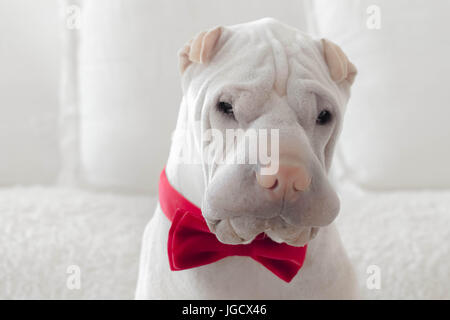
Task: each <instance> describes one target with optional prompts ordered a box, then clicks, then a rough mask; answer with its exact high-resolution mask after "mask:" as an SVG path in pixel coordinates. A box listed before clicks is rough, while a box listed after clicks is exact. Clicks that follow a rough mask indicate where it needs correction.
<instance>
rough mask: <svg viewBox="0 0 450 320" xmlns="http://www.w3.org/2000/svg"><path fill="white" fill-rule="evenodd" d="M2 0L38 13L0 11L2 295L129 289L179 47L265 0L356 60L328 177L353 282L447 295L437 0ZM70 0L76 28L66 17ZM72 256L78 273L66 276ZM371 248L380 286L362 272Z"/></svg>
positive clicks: (447, 50) (446, 97) (174, 106)
mask: <svg viewBox="0 0 450 320" xmlns="http://www.w3.org/2000/svg"><path fill="white" fill-rule="evenodd" d="M29 1H30V3H31V0H29ZM7 2H10V3H9V5H8V6H6V5H5V8H3V7H1V9H2V10H0V17H2V16H3V14H4V13H5V12H6V13H7V14H9V15H10V16H14V14H15V15H28V17H29V18H32V20H31V21H33V22H34V24H33V28H32V27H30V26H29V25H27V24H24V22H23V21H25V20H23V19H22V20H21V19H10V20H7V21H9V22H8V24H7V22H5V19H0V21H2V22H0V23H4V24H5V26H6V24H7V26H8V29H5V28H0V35H1V36H4V37H0V38H2V39H10V40H9V41H10V42H9V43H8V45H9V48H11V53H12V52H13V51H14V50H16V51H17V52H19V53H20V54H15V55H12V54H4V53H3V52H0V68H3V69H5V70H9V73H8V74H9V76H8V77H9V78H11V75H15V77H16V78H15V79H17V81H8V79H6V77H5V76H4V74H1V75H0V88H1V89H2V90H1V91H0V108H1V109H0V110H1V113H2V115H5V116H2V117H1V118H0V150H2V152H3V153H2V155H3V157H2V158H5V156H4V155H6V159H7V161H3V162H1V163H0V185H2V188H1V189H0V258H1V259H0V298H3V299H5V298H7V299H28V298H56V299H64V298H70V299H80V298H106V299H119V298H125V299H126V298H133V293H134V288H135V281H136V275H137V262H138V257H139V250H140V238H141V234H142V231H143V228H144V226H145V224H146V222H147V221H148V219H149V218H150V217H151V214H152V212H153V209H154V205H155V203H156V186H157V177H158V175H159V172H160V169H161V168H162V167H163V165H164V162H165V159H166V156H167V151H168V148H169V144H170V133H171V130H172V129H173V127H174V124H175V119H176V114H177V110H178V103H179V101H178V99H179V97H180V89H179V82H178V73H177V72H178V71H177V65H176V63H177V58H176V51H177V49H178V48H179V47H181V46H182V45H183V43H184V42H185V41H186V40H188V39H189V38H190V37H191V36H192V35H194V34H195V33H196V32H198V31H199V30H202V29H205V28H207V27H211V26H213V25H217V24H224V25H227V24H234V23H237V22H240V21H246V20H252V19H256V18H260V17H262V16H274V17H275V18H278V19H280V20H283V21H285V22H287V23H289V24H291V25H294V26H296V27H298V28H301V29H308V30H309V32H311V33H314V34H316V35H317V36H326V37H328V38H330V39H331V40H333V41H335V42H337V43H339V44H340V45H341V46H342V47H343V49H344V51H345V52H346V53H347V54H348V56H349V57H350V58H351V60H352V61H353V62H355V64H356V66H357V67H358V68H359V76H358V78H357V81H356V83H355V86H354V89H353V98H352V100H351V103H350V105H349V107H348V115H347V119H346V124H345V129H344V132H343V135H342V141H341V143H340V146H339V148H338V150H337V155H336V161H335V166H334V169H333V179H335V184H336V187H337V188H338V189H339V192H340V195H341V200H342V210H341V213H340V216H339V217H338V224H339V228H340V231H341V235H342V238H343V241H344V243H345V245H346V247H347V249H348V254H349V256H350V257H351V259H352V260H353V262H354V264H355V267H356V270H357V274H358V277H359V279H360V283H361V291H362V293H363V295H364V296H365V297H367V298H377V299H396V298H400V299H407V298H425V299H444V298H445V299H449V298H450V293H449V290H448V287H449V285H450V275H449V270H450V252H449V251H450V231H449V228H448V226H449V225H450V171H449V170H450V169H449V168H450V167H448V166H447V164H448V163H450V144H449V143H448V139H449V138H450V129H449V128H450V127H449V126H448V124H447V119H448V118H450V108H448V101H450V91H449V90H447V89H446V78H445V77H446V75H447V74H448V72H447V71H449V69H450V63H449V62H448V61H446V60H445V59H443V58H444V57H448V56H450V44H449V43H448V42H447V41H445V39H446V38H444V40H443V41H440V39H442V37H441V36H440V33H441V32H443V31H444V30H448V27H449V26H448V24H449V22H447V21H446V19H445V17H444V16H443V14H444V12H448V10H449V9H450V5H449V4H448V2H447V1H445V0H440V1H435V2H433V5H431V4H429V3H427V4H426V3H425V1H414V2H409V1H406V0H398V1H396V2H395V3H392V1H390V2H389V1H384V0H383V1H382V0H379V1H356V0H355V1H353V0H345V1H339V5H337V4H336V1H332V0H316V1H308V0H304V1H296V0H291V1H285V2H284V4H283V6H280V5H279V4H278V3H276V2H273V1H263V2H261V1H246V2H242V1H237V0H236V1H221V2H217V3H216V2H215V3H211V2H208V1H206V0H195V1H192V0H189V1H188V0H186V1H163V0H157V1H143V0H133V1H124V0H98V1H97V0H96V1H83V0H77V1H67V2H65V3H64V2H57V1H53V2H48V4H47V6H48V7H46V8H45V9H46V10H45V12H46V13H47V15H42V16H41V15H39V14H38V12H39V10H38V8H35V9H36V10H32V9H30V10H29V11H25V12H24V11H23V10H21V9H20V8H21V5H27V4H29V3H27V1H26V0H21V1H19V2H17V1H14V2H13V1H12V0H9V1H5V3H7ZM13 3H15V5H13ZM73 4H75V5H76V6H78V7H76V8H80V12H81V17H79V18H80V19H81V20H80V21H81V24H80V25H81V28H80V29H77V28H75V29H73V28H69V27H68V26H70V24H68V23H69V22H70V21H72V20H71V19H72V18H77V17H76V14H77V12H76V10H75V11H74V10H73V8H72V7H70V5H73ZM0 6H2V4H1V3H0ZM374 6H375V7H374ZM69 7H70V8H69ZM7 8H8V10H9V11H8V10H7ZM236 8H239V10H236ZM405 8H407V9H408V10H406V9H405ZM3 9H4V10H3ZM403 9H405V10H403ZM377 10H378V11H377ZM58 12H59V13H58ZM377 12H378V13H377ZM74 15H75V16H74ZM378 16H379V17H380V19H381V20H380V21H381V23H380V24H379V26H380V27H381V28H380V29H378V28H377V26H378V25H377V21H376V19H377V17H378ZM25 18H26V17H25ZM33 19H34V20H33ZM368 19H371V20H370V21H369V23H368V22H367V21H368ZM373 19H375V20H373ZM417 19H419V21H420V23H415V22H416V21H417ZM27 21H30V19H28V20H27ZM413 22H414V23H413ZM38 26H41V28H38ZM72 26H73V25H72ZM368 26H369V27H368ZM55 29H57V30H60V33H57V32H54V30H55ZM4 30H8V34H9V32H10V31H15V33H14V34H18V35H17V38H14V37H13V36H11V35H9V38H8V37H7V36H6V35H4V34H2V32H6V31H4ZM23 30H27V33H25V34H24V33H23ZM33 30H40V33H39V34H38V33H37V31H35V32H34V33H33ZM43 30H44V31H43ZM45 30H46V31H45ZM19 31H20V32H19ZM35 37H39V39H41V41H40V42H34V41H35V40H33V39H35ZM61 39H62V42H61ZM22 43H28V44H29V45H30V48H29V49H28V50H24V49H23V46H22ZM54 48H58V50H54ZM59 55H60V56H61V59H59V58H58V56H59ZM60 61H62V62H60ZM20 65H28V66H32V67H33V68H32V70H34V73H33V76H31V77H30V76H29V74H27V72H26V70H22V71H20V70H21V69H18V66H20ZM15 66H16V67H15ZM40 68H42V69H44V70H49V72H50V73H48V74H47V73H45V72H41V71H40ZM18 70H19V71H20V72H18ZM58 73H60V74H61V79H62V83H58V77H57V76H56V75H57V74H58ZM46 75H49V76H46ZM21 79H28V80H27V81H28V82H23V81H22V80H21ZM30 92H31V93H32V96H33V97H34V98H33V99H31V100H26V99H24V98H23V97H21V95H22V94H23V95H26V94H27V93H30ZM5 105H9V106H11V108H10V109H7V108H5V107H4V106H5ZM17 110H20V112H19V111H17ZM23 114H26V117H24V119H25V120H27V119H28V120H27V121H28V122H22V121H21V117H20V116H21V115H23ZM61 125H62V127H61ZM36 132H38V133H40V135H38V136H36ZM155 135H158V136H159V137H160V139H159V140H157V139H151V137H154V136H155ZM72 265H76V266H79V267H80V270H81V288H80V289H79V290H70V289H69V288H68V287H67V279H68V276H69V274H68V273H67V268H68V267H70V266H72ZM373 265H375V266H377V267H378V268H379V270H380V272H381V288H380V289H378V290H377V289H375V290H369V289H368V287H367V286H366V281H367V279H368V277H369V276H370V275H369V274H368V273H367V271H368V268H369V267H370V266H373ZM369 269H370V268H369Z"/></svg>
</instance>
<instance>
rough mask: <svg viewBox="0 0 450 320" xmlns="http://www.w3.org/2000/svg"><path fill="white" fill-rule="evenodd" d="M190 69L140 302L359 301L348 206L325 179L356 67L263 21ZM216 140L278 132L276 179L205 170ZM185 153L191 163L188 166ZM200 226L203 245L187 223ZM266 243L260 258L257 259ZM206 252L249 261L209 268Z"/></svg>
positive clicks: (217, 262) (236, 167) (221, 32)
mask: <svg viewBox="0 0 450 320" xmlns="http://www.w3.org/2000/svg"><path fill="white" fill-rule="evenodd" d="M180 68H181V73H182V89H183V100H182V102H181V107H180V113H179V117H178V122H177V131H176V132H178V133H180V132H181V134H176V135H175V136H176V137H177V138H176V139H174V141H173V144H172V149H171V153H170V156H169V160H168V162H167V166H166V169H165V172H166V176H167V181H166V180H164V179H165V178H164V177H165V176H164V174H163V177H162V179H163V180H164V181H165V182H164V181H163V180H162V181H163V182H162V188H163V190H162V191H161V190H160V204H159V205H158V207H157V209H156V212H155V214H154V216H153V218H152V219H151V221H150V222H149V224H148V226H147V228H146V230H145V234H144V239H143V246H142V254H141V264H140V272H139V279H138V286H137V291H136V297H137V298H138V299H167V298H170V299H174V298H175V299H318V298H322V299H341V298H342V299H347V298H356V297H357V292H356V288H357V284H356V278H355V276H354V273H353V270H352V267H351V264H350V262H349V260H348V258H347V255H346V252H345V250H344V248H343V246H342V244H341V240H340V238H339V234H338V232H337V230H336V227H335V225H334V223H333V221H334V219H335V218H336V216H337V214H338V211H339V199H338V197H337V195H336V193H335V192H334V190H333V188H332V187H331V184H330V183H329V181H328V177H327V172H328V169H329V167H330V164H331V160H332V155H333V150H334V146H335V143H336V139H337V136H338V134H339V131H340V129H341V125H342V118H343V115H344V111H345V106H346V104H347V101H348V98H349V95H350V94H349V93H350V86H351V85H352V83H353V80H354V78H355V75H356V69H355V67H354V66H353V64H352V63H351V62H350V61H349V60H348V59H347V57H346V55H345V54H344V53H343V52H342V50H341V49H340V48H339V47H338V46H337V45H335V44H333V43H332V42H330V41H328V40H324V39H322V40H314V39H311V38H310V37H309V36H307V35H305V34H304V33H302V32H300V31H298V30H296V29H294V28H291V27H288V26H286V25H284V24H282V23H280V22H278V21H276V20H274V19H262V20H258V21H254V22H250V23H245V24H240V25H235V26H230V27H217V28H214V29H212V30H210V31H207V32H202V33H200V34H198V35H197V36H196V37H195V38H194V39H193V40H192V41H190V42H189V43H188V44H187V45H186V46H185V47H184V48H183V49H182V50H181V51H180ZM210 129H215V130H219V131H220V132H223V134H224V135H225V132H226V131H227V130H229V129H241V130H242V131H243V132H245V133H247V132H250V131H251V130H254V131H255V130H256V131H258V130H260V129H277V130H278V131H277V132H278V136H277V137H278V138H279V140H278V142H279V144H278V145H277V147H278V150H277V151H278V152H277V155H278V159H275V160H273V159H272V160H273V161H274V162H276V163H277V168H278V170H276V172H274V173H273V174H262V173H261V170H262V169H263V168H265V166H264V165H263V164H262V163H261V162H257V163H246V164H229V163H221V162H218V161H212V162H211V161H206V160H205V155H208V156H209V157H210V158H211V159H217V158H218V157H219V154H221V153H222V151H223V150H222V148H217V145H216V144H214V143H211V141H208V140H207V139H204V138H203V135H204V133H205V132H206V131H208V130H210ZM238 143H241V144H242V140H241V141H240V142H238ZM274 143H275V141H272V140H271V144H274ZM180 150H183V151H182V152H183V153H184V155H186V153H188V154H189V159H190V161H187V162H186V161H180V160H179V159H180ZM169 185H170V186H169ZM171 188H173V189H174V190H177V191H178V193H179V197H181V198H180V199H181V200H180V199H178V198H177V196H175V193H176V192H174V191H173V190H172V191H171V190H169V189H171ZM161 192H162V194H161ZM183 199H185V200H186V203H188V202H187V201H189V202H190V203H191V204H192V205H186V204H183V203H184V202H183V201H184V200H183ZM179 200H180V201H179ZM161 201H163V203H161ZM186 206H188V208H185V207H186ZM195 206H196V207H198V209H196V208H192V207H195ZM162 208H163V209H164V208H165V210H162ZM180 208H181V209H183V210H184V211H183V210H182V211H180ZM200 208H201V212H200ZM197 210H198V215H197V216H196V218H195V219H197V220H195V219H191V220H189V219H190V218H189V217H190V216H189V217H188V218H187V220H186V221H184V220H183V224H184V225H183V227H186V226H188V227H191V229H189V228H188V229H189V230H188V229H186V228H185V229H180V227H179V225H178V223H180V221H181V220H180V219H184V218H185V217H184V216H183V217H184V218H180V217H181V216H182V215H183V214H184V213H185V212H190V213H192V212H193V211H197ZM163 211H166V212H163ZM167 211H169V212H167ZM180 212H182V213H180ZM190 213H189V214H190ZM199 217H200V218H199ZM172 219H173V222H171V220H172ZM199 219H202V221H200V220H199ZM194 220H195V221H197V222H198V226H199V228H200V229H202V231H201V232H203V235H204V237H203V238H202V237H200V236H198V235H197V233H195V232H197V231H198V230H197V229H198V228H197V227H196V226H197V225H196V226H194V227H192V224H189V223H191V222H192V223H194V222H195V221H194ZM189 221H190V222H189ZM193 221H194V222H193ZM202 223H203V224H202ZM174 224H177V225H176V226H175V227H174ZM194 224H195V223H194ZM206 226H207V227H206ZM194 229H195V230H194ZM180 230H181V231H180ZM183 230H184V231H183ZM186 230H188V231H186ZM193 230H194V231H193ZM211 237H212V238H211ZM169 238H170V240H169ZM199 239H200V240H199ZM201 239H204V240H201ZM258 241H259V242H258ZM254 243H259V244H256V245H254ZM261 243H263V247H264V249H262V253H261V254H260V253H255V252H256V251H257V249H255V250H256V251H253V250H254V248H255V247H258V246H260V245H261ZM305 245H307V247H306V246H305ZM250 246H253V247H252V249H248V248H250ZM206 247H207V248H208V249H207V250H210V248H211V247H212V248H213V250H216V249H215V248H220V250H222V249H223V250H228V249H230V248H231V249H230V250H234V249H235V248H240V249H239V250H241V251H236V252H237V253H236V254H233V253H231V254H227V255H228V256H227V257H225V256H220V257H219V258H217V257H218V256H217V253H214V254H213V256H214V257H216V258H211V259H210V256H208V257H209V258H208V259H209V260H208V259H206V258H205V255H210V254H211V253H210V252H209V251H208V252H207V253H205V252H206V251H207V250H206V249H205V248H206ZM218 250H219V249H218ZM220 250H219V251H220ZM258 250H259V249H258ZM284 251H289V252H290V253H287V256H283V255H284V253H281V252H284ZM233 252H234V251H233ZM249 252H251V253H249ZM258 252H259V251H258ZM271 254H274V255H275V256H276V257H272V256H271ZM279 254H281V255H282V256H281V258H280V257H279V256H278V255H279ZM292 254H294V258H292ZM261 255H262V256H264V257H262V256H261ZM267 256H269V258H267ZM252 258H253V259H252ZM180 265H181V266H182V267H179V266H180ZM183 266H184V267H183ZM171 269H174V270H177V271H172V270H171ZM280 278H281V279H280Z"/></svg>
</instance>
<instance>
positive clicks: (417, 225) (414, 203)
mask: <svg viewBox="0 0 450 320" xmlns="http://www.w3.org/2000/svg"><path fill="white" fill-rule="evenodd" d="M341 199H342V201H341V204H342V209H341V213H340V215H339V217H338V220H337V224H338V227H339V231H340V234H341V238H342V241H343V242H344V245H345V247H346V249H347V253H348V255H349V257H350V259H351V260H352V262H353V265H354V267H355V270H356V274H357V276H358V282H359V284H360V292H361V293H362V294H363V296H364V297H365V298H367V299H450V291H449V289H448V288H449V287H450V273H449V270H450V247H449V245H448V244H449V243H450V229H449V226H450V191H434V192H433V191H397V192H380V193H373V192H364V191H362V190H360V189H357V188H354V187H353V186H351V185H348V186H345V187H343V188H342V190H341ZM372 265H375V266H377V267H379V268H380V269H379V270H380V272H381V288H380V290H369V289H368V288H367V286H366V281H367V279H368V278H369V276H370V274H368V273H367V270H368V267H369V266H372Z"/></svg>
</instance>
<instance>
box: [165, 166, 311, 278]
mask: <svg viewBox="0 0 450 320" xmlns="http://www.w3.org/2000/svg"><path fill="white" fill-rule="evenodd" d="M159 201H160V205H161V209H162V211H163V212H164V214H165V215H166V216H167V218H169V220H171V221H172V225H171V227H170V230H169V237H168V242H167V252H168V256H169V264H170V268H171V270H173V271H179V270H184V269H190V268H195V267H200V266H203V265H207V264H210V263H214V262H216V261H219V260H221V259H224V258H226V257H229V256H246V257H250V258H252V259H253V260H255V261H257V262H258V263H260V264H261V265H263V266H264V267H266V268H267V269H269V270H270V271H271V272H272V273H274V274H275V275H276V276H278V277H279V278H281V279H282V280H284V281H286V282H290V281H291V280H292V279H293V278H294V277H295V275H296V274H297V273H298V271H299V270H300V268H301V267H302V265H303V262H304V260H305V256H306V250H307V246H304V247H294V246H290V245H287V244H285V243H276V242H274V241H272V240H271V239H270V238H268V237H267V236H265V235H264V234H261V235H258V236H257V237H256V238H255V239H254V240H253V241H252V242H251V243H249V244H238V245H230V244H224V243H222V242H220V241H219V240H217V237H216V236H215V235H214V234H213V233H211V232H210V231H209V228H208V225H207V224H206V221H205V219H204V218H203V216H202V213H201V210H200V209H199V208H198V207H196V206H195V205H193V204H192V203H190V202H189V201H188V200H186V199H185V198H184V197H183V196H182V195H181V194H179V193H178V192H177V191H176V190H175V189H173V188H172V186H171V185H170V184H169V182H168V180H167V177H166V175H165V171H163V172H162V173H161V178H160V185H159Z"/></svg>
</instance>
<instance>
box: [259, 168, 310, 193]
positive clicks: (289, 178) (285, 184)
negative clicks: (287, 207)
mask: <svg viewBox="0 0 450 320" xmlns="http://www.w3.org/2000/svg"><path fill="white" fill-rule="evenodd" d="M256 180H257V181H258V183H259V185H260V186H261V187H263V188H265V189H267V190H269V191H270V194H271V196H272V197H273V198H274V199H281V198H284V199H286V200H294V199H295V198H296V196H297V195H299V194H300V192H301V191H305V190H306V189H308V187H309V185H310V184H311V176H310V175H309V173H308V171H307V170H306V168H305V167H304V166H303V165H297V166H281V165H280V167H279V168H278V172H277V173H276V174H274V175H261V174H260V173H259V172H257V173H256Z"/></svg>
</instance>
